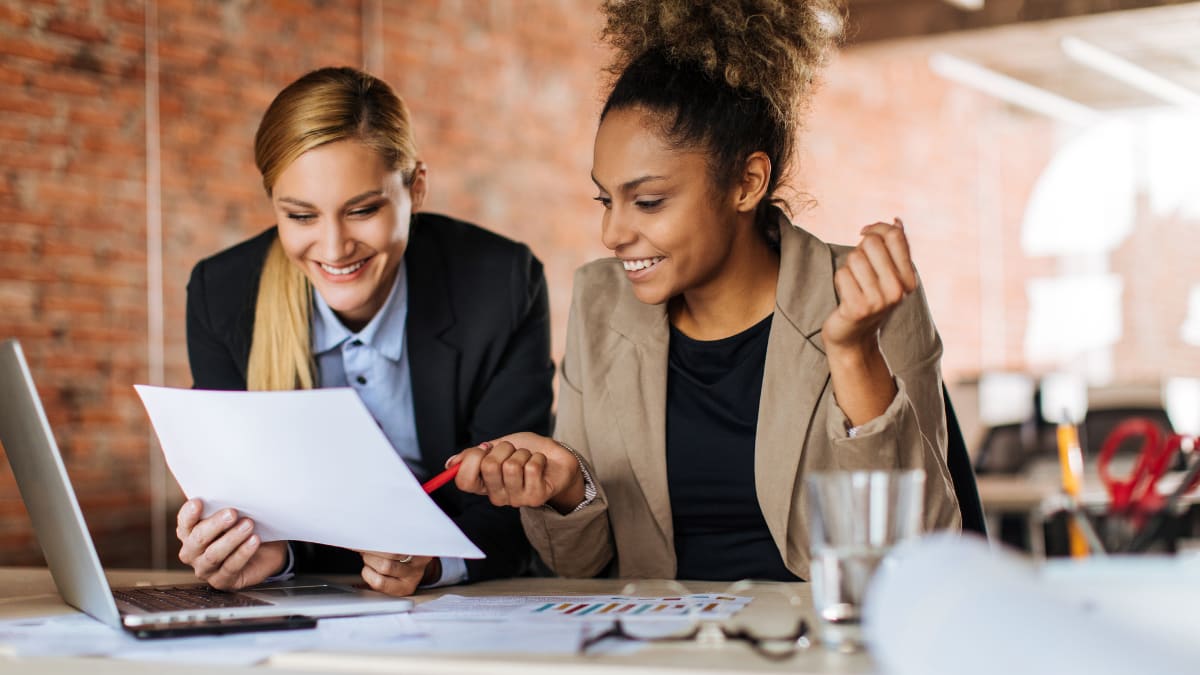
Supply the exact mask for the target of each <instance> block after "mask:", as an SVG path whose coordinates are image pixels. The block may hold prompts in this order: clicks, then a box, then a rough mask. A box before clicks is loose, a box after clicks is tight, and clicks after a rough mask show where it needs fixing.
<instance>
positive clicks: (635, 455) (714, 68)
mask: <svg viewBox="0 0 1200 675" xmlns="http://www.w3.org/2000/svg"><path fill="white" fill-rule="evenodd" d="M604 12H605V14H606V17H607V24H606V26H605V29H604V36H605V38H606V39H607V40H608V41H609V43H610V44H611V45H612V46H613V47H615V49H616V52H617V58H616V61H615V63H614V65H613V66H612V71H613V73H614V74H615V75H616V76H617V77H616V81H615V84H614V86H613V88H612V91H611V93H610V94H609V96H608V99H607V101H606V103H605V105H604V109H603V112H602V113H601V121H600V127H599V130H598V131H597V132H596V142H595V149H594V156H593V170H592V179H593V181H594V182H595V184H596V187H597V190H598V193H599V194H598V196H597V197H596V200H597V201H598V202H600V204H601V205H602V206H603V207H604V214H603V218H602V225H601V239H602V241H603V242H604V244H605V246H607V247H608V248H609V249H610V250H612V252H613V254H614V257H613V258H609V259H605V260H600V261H596V262H593V263H591V264H588V265H586V266H584V267H583V268H582V269H580V270H579V271H578V272H577V274H576V276H575V288H574V298H573V303H572V305H571V314H570V321H569V325H568V331H567V348H566V356H565V358H564V362H563V370H562V382H561V386H560V388H559V407H558V419H557V426H556V428H555V434H554V437H555V439H556V440H551V439H548V438H544V437H541V436H537V435H535V434H517V435H513V436H508V437H505V438H503V439H499V440H497V441H494V442H491V443H487V444H484V445H482V446H480V447H478V448H472V449H470V450H468V451H465V452H463V453H461V454H460V455H458V456H457V457H455V458H452V459H451V463H455V462H461V464H462V467H461V469H460V472H459V474H458V478H457V483H458V486H459V487H460V488H461V489H464V490H467V491H470V492H475V493H477V494H486V495H487V496H488V497H489V498H490V499H491V501H492V503H493V504H510V505H514V506H520V507H522V509H521V515H522V521H523V523H524V526H525V532H526V534H527V535H528V536H529V539H530V541H531V542H532V543H533V545H534V547H535V548H536V549H537V550H538V552H539V553H540V554H541V555H542V558H543V560H544V561H545V562H546V563H547V564H548V565H549V566H550V567H551V568H552V569H553V570H554V571H555V572H557V573H559V574H562V575H565V576H594V575H597V574H600V573H603V572H608V573H612V574H616V575H619V576H622V577H669V578H683V579H739V578H746V577H750V578H759V579H779V580H792V579H796V578H797V577H799V578H807V577H808V575H809V556H808V549H809V546H808V530H807V524H806V521H807V517H806V510H807V505H806V502H805V495H804V481H803V477H804V475H805V473H806V472H809V471H825V470H851V469H908V468H920V469H924V471H925V473H926V483H925V503H924V506H925V523H924V524H925V526H926V528H928V529H934V528H958V527H959V526H960V525H959V524H960V518H959V511H958V505H957V500H956V498H955V493H954V488H953V486H952V483H951V480H950V476H949V472H948V470H947V466H946V427H945V411H944V408H943V403H942V393H941V387H942V382H941V374H940V370H939V360H940V358H941V353H942V345H941V340H940V338H939V337H938V334H937V331H936V329H935V328H934V326H933V322H932V319H931V317H930V313H929V309H928V307H927V305H926V302H925V298H924V296H923V294H922V292H921V286H920V283H919V281H918V279H917V275H916V272H915V270H914V267H913V264H912V261H911V259H910V256H909V248H908V242H907V239H906V237H905V232H904V226H903V224H902V223H901V222H900V221H899V219H895V220H893V221H892V222H891V223H885V222H879V223H874V224H871V225H867V226H866V227H864V228H862V231H861V236H862V239H861V241H860V242H859V244H858V246H856V247H854V248H850V247H844V246H835V245H832V244H827V243H825V242H823V241H820V240H819V239H817V238H816V237H814V236H813V235H811V234H809V233H808V232H805V231H804V230H802V229H800V228H798V227H796V226H794V225H793V224H791V223H790V222H789V220H788V219H787V218H786V217H785V215H784V212H783V211H782V209H781V208H780V204H781V200H780V199H779V196H778V195H779V190H780V186H781V184H782V182H783V181H784V179H785V177H786V176H787V173H788V169H789V167H790V164H791V162H792V158H793V152H794V143H795V139H796V136H797V132H798V127H799V118H800V111H801V110H802V109H803V108H804V106H805V104H806V103H807V102H808V99H809V97H810V95H811V90H812V83H813V79H814V76H815V74H816V72H817V71H818V69H819V68H820V67H821V65H822V64H823V62H824V61H825V59H826V55H827V54H828V52H829V51H830V50H831V49H832V48H833V47H834V45H835V42H836V40H837V38H838V34H839V32H840V27H841V25H842V22H841V16H840V13H839V11H838V9H837V7H836V6H834V5H832V4H831V3H829V2H827V1H826V0H810V1H808V2H795V1H794V0H792V1H789V0H774V1H768V0H720V1H715V2H705V3H696V2H693V1H692V0H628V1H625V2H617V1H610V2H606V3H605V4H604Z"/></svg>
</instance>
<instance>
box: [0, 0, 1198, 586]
mask: <svg viewBox="0 0 1200 675" xmlns="http://www.w3.org/2000/svg"><path fill="white" fill-rule="evenodd" d="M365 1H366V2H367V5H366V7H360V6H359V5H358V4H357V3H327V2H321V1H319V0H310V1H302V0H276V1H274V2H270V3H244V2H218V1H216V0H208V1H204V2H191V1H189V2H184V1H182V0H159V1H158V2H157V3H154V4H151V5H150V7H151V9H152V10H153V11H156V12H157V20H156V21H155V22H153V26H152V32H151V36H152V37H154V38H155V39H157V41H158V50H157V56H158V60H159V61H158V75H157V77H156V78H154V79H153V80H152V82H151V84H156V85H157V87H158V95H159V113H160V116H161V118H160V130H161V132H160V133H159V134H158V135H157V136H156V137H155V138H154V139H152V140H153V141H155V142H153V143H150V144H149V145H148V144H147V140H146V136H147V133H146V129H147V116H146V102H145V92H146V85H147V82H146V76H145V73H146V70H145V66H146V62H147V61H146V54H145V40H146V15H145V14H144V10H143V3H139V2H133V1H128V2H122V1H106V0H92V1H88V2H83V1H82V0H79V1H75V2H69V1H65V0H64V1H62V2H56V1H52V0H50V1H45V2H16V1H14V0H0V338H2V337H8V336H15V337H18V338H20V339H21V340H22V342H23V344H24V346H25V349H26V352H27V354H28V356H29V358H30V361H31V366H32V368H33V371H34V375H35V377H36V378H37V379H38V382H39V388H40V393H41V395H42V397H43V400H44V402H45V404H46V407H47V412H48V415H49V418H50V422H51V424H52V426H53V427H54V428H55V431H56V434H57V436H58V440H59V443H60V446H61V448H62V450H63V452H64V454H65V456H66V459H67V466H68V469H69V471H70V473H71V475H72V478H73V480H74V481H75V485H76V490H77V492H78V493H79V496H80V501H81V503H82V506H83V510H84V513H85V515H86V517H87V518H88V521H89V524H90V525H91V527H92V529H93V533H94V535H95V538H96V541H97V544H98V547H99V549H100V554H101V558H102V559H103V560H104V562H105V563H106V564H109V565H137V566H143V565H147V564H150V563H151V562H152V556H151V549H150V545H149V543H148V542H150V541H151V537H150V530H151V518H150V513H151V510H152V509H151V506H152V505H151V503H150V497H149V492H150V472H149V471H148V468H147V467H148V465H149V461H148V457H149V456H150V455H149V453H150V449H149V438H150V432H149V429H148V425H147V424H146V422H145V419H144V413H143V412H142V409H141V406H140V405H139V403H138V402H137V400H136V399H135V397H134V395H133V392H132V389H131V388H130V387H129V385H130V384H132V383H134V382H144V381H147V380H148V379H150V378H151V377H152V376H153V373H152V372H151V364H150V362H149V357H148V354H149V352H150V348H151V346H152V345H150V344H149V343H148V337H147V335H148V334H149V333H148V322H149V321H150V319H151V317H152V316H154V313H153V312H150V311H148V308H149V305H148V301H147V294H148V291H149V288H150V285H149V280H148V272H147V263H148V258H147V243H146V241H147V222H148V218H147V199H146V194H147V193H146V188H147V185H146V183H147V176H148V175H149V174H148V173H147V171H148V167H149V166H151V165H152V160H153V159H154V158H155V157H157V158H158V159H159V160H160V165H161V196H162V209H161V218H162V232H163V245H162V256H163V263H164V271H163V276H162V284H163V292H164V298H163V303H162V307H161V309H162V313H163V324H162V326H163V329H164V331H165V335H164V338H163V343H162V345H161V347H162V348H163V349H164V350H165V352H164V353H165V364H164V366H165V371H164V380H165V382H166V383H167V384H169V385H175V386H186V385H188V384H189V383H190V376H189V374H188V369H187V359H186V349H185V342H184V297H185V296H184V285H185V283H186V280H187V274H188V272H189V270H190V268H191V266H192V265H193V264H194V263H195V261H196V260H197V259H199V258H200V257H202V256H204V255H207V254H210V253H212V252H215V251H216V250H218V249H220V248H222V247H224V246H227V245H229V244H232V243H234V242H236V241H239V240H241V239H243V238H244V237H246V236H248V235H250V234H252V233H255V232H257V231H259V230H261V229H263V228H264V227H266V226H268V225H269V224H270V222H271V213H270V210H269V208H268V204H267V202H266V199H265V197H264V196H263V194H262V191H261V184H260V179H259V176H258V174H257V172H256V171H255V169H254V166H253V161H252V140H253V134H254V130H255V128H256V126H257V124H258V120H259V118H260V116H261V114H262V111H263V110H264V109H265V107H266V105H267V103H268V102H269V101H270V99H271V97H272V96H273V95H274V94H275V93H276V92H277V91H278V90H279V89H280V88H281V87H282V86H283V85H285V84H286V83H288V82H290V81H291V80H293V79H294V78H295V77H297V76H298V75H300V74H302V73H303V72H306V71H307V70H310V69H312V68H315V67H318V66H322V65H344V64H349V65H362V64H364V63H369V64H371V65H372V68H373V69H374V70H375V71H376V73H377V74H380V75H382V76H383V77H384V78H385V79H387V80H388V81H389V82H391V83H392V84H393V85H394V86H395V87H396V88H397V89H398V91H399V92H400V93H401V94H402V95H403V96H404V97H405V98H406V99H407V101H408V102H409V104H410V106H411V108H412V112H413V116H414V121H415V125H416V131H417V140H418V143H419V147H420V149H421V152H422V155H423V157H424V159H425V160H426V161H427V162H428V164H429V167H430V175H431V195H430V200H429V208H431V209H433V210H438V211H443V212H447V213H450V214H453V215H456V216H459V217H463V218H466V219H470V220H474V221H476V222H479V223H481V224H483V225H486V226H488V227H491V228H493V229H495V230H497V231H500V232H502V233H505V234H507V235H509V236H512V237H515V238H517V239H520V240H523V241H526V242H528V243H529V244H530V245H531V246H532V247H533V249H534V251H535V252H536V253H537V254H538V255H539V256H540V257H541V259H542V260H543V261H544V262H545V264H546V268H547V274H548V276H549V279H550V284H551V302H552V312H553V315H554V322H555V326H554V329H555V330H554V339H555V349H556V351H560V350H561V347H562V343H563V332H564V327H565V326H564V324H565V321H566V315H567V307H568V303H569V301H570V284H571V273H572V271H573V270H574V269H575V267H577V266H578V265H579V264H580V263H582V262H584V261H586V260H589V259H591V258H594V257H597V256H600V255H603V253H604V250H603V249H602V247H601V246H600V244H599V231H598V225H599V213H598V207H596V206H595V205H594V204H593V203H592V202H591V201H590V200H589V198H590V197H591V196H593V194H594V192H593V187H592V185H591V183H590V181H589V180H588V171H589V169H590V164H591V141H592V135H593V133H594V130H595V128H594V127H595V117H596V112H597V110H598V108H599V98H600V91H599V86H598V77H597V74H598V70H599V66H600V65H601V63H602V62H603V59H604V55H603V53H602V52H601V50H600V49H599V48H598V47H597V46H596V45H595V44H594V40H593V37H594V35H595V33H596V31H597V29H598V27H599V19H598V16H597V15H596V13H595V10H594V5H595V3H594V2H590V1H585V0H575V1H570V0H492V1H490V2H488V1H484V0H459V1H457V2H453V1H449V0H446V1H441V2H437V1H432V0H431V1H426V2H404V3H393V2H380V1H379V0H365ZM364 16H365V17H366V20H365V21H364V19H363V17H364ZM927 55H928V48H927V47H922V46H921V44H920V43H893V44H884V45H878V46H874V47H869V48H860V49H854V50H851V51H849V52H847V53H846V54H844V55H843V56H842V57H841V58H839V59H838V60H837V62H836V63H835V64H834V65H833V67H832V68H831V69H830V71H829V73H828V78H827V80H828V81H827V83H826V84H825V85H824V86H823V87H822V89H821V90H820V92H819V94H818V96H817V99H816V101H815V102H814V104H813V111H812V115H811V118H810V121H809V123H808V127H807V129H806V131H805V134H804V138H803V139H802V158H801V162H800V164H799V166H798V170H797V174H796V177H797V180H796V184H797V187H798V189H799V191H800V193H801V195H807V196H808V197H811V198H812V199H813V200H815V203H816V205H815V206H812V207H810V208H801V206H800V205H801V203H802V202H803V201H804V198H803V197H802V196H797V197H796V198H795V199H794V200H793V201H794V202H795V203H796V205H797V209H796V212H797V218H798V220H799V222H801V223H802V224H803V225H804V226H806V227H809V228H810V229H812V230H813V231H815V232H816V233H818V234H819V235H821V236H824V237H826V238H829V239H832V240H835V241H842V242H852V241H854V240H855V239H856V235H857V231H858V229H859V227H861V226H862V225H864V224H867V223H869V222H873V221H874V220H877V219H890V218H891V217H892V216H893V215H897V216H901V217H902V218H904V219H905V221H906V223H908V226H909V232H910V234H911V237H912V239H913V245H914V248H915V251H916V255H917V259H918V263H919V266H920V269H921V271H922V275H923V277H924V280H925V283H926V287H927V293H928V295H929V299H930V303H931V305H932V307H933V310H934V313H935V317H937V319H938V321H939V326H940V328H941V330H942V333H943V336H944V339H945V342H946V359H945V364H944V368H945V371H946V372H947V375H948V377H949V378H950V379H954V378H956V377H958V376H960V375H962V374H970V373H973V372H975V371H977V370H978V369H979V368H980V367H997V366H1004V367H1012V368H1020V367H1023V366H1024V365H1025V364H1024V363H1023V356H1022V340H1023V335H1024V313H1025V309H1026V307H1025V304H1026V300H1025V291H1024V282H1025V280H1026V279H1027V278H1030V277H1034V276H1042V275H1047V274H1050V273H1052V271H1053V269H1054V263H1053V261H1049V260H1038V259H1033V260H1031V259H1026V258H1025V257H1024V256H1023V255H1022V254H1021V252H1020V248H1019V225H1020V220H1021V214H1022V212H1023V208H1024V204H1025V202H1026V199H1027V198H1028V195H1029V193H1030V190H1031V189H1032V186H1033V184H1034V181H1035V180H1036V178H1037V176H1038V174H1039V173H1040V171H1041V170H1042V169H1043V168H1044V166H1045V163H1046V161H1047V160H1048V158H1049V157H1050V156H1051V153H1052V152H1053V148H1054V146H1055V143H1056V137H1055V129H1054V127H1053V126H1052V125H1051V124H1049V123H1047V122H1046V121H1045V120H1042V119H1039V118H1035V117H1033V116H1030V115H1026V114H1024V113H1020V112H1017V111H1013V110H1011V109H1009V108H1007V107H1005V106H1004V105H1002V104H999V103H997V102H995V101H993V100H991V99H988V98H986V97H983V96H981V95H978V94H974V93H972V92H969V91H965V90H963V89H961V88H958V87H955V86H952V85H949V84H947V83H945V82H943V81H941V80H939V79H938V78H936V77H935V76H933V75H932V74H930V73H929V71H928V68H927V67H926V66H925V62H926V58H927ZM156 148H157V150H156ZM155 152H158V154H157V155H155V154H154V153H155ZM1163 236H1168V237H1179V238H1181V241H1187V242H1190V243H1191V245H1190V247H1188V248H1184V247H1178V248H1174V249H1170V250H1166V251H1162V250H1161V249H1162V247H1161V246H1159V245H1158V244H1156V241H1158V239H1156V238H1158V237H1163ZM1195 237H1196V234H1195V228H1194V227H1193V226H1191V225H1189V224H1186V223H1180V222H1177V221H1175V220H1171V219H1166V220H1162V219H1160V220H1156V221H1154V222H1152V223H1150V225H1148V226H1147V227H1146V228H1144V229H1143V230H1139V232H1138V234H1137V235H1136V236H1135V238H1134V240H1131V242H1129V249H1128V250H1127V251H1126V250H1123V251H1122V252H1120V253H1119V254H1118V255H1117V256H1114V269H1116V268H1120V269H1122V270H1128V271H1129V272H1130V273H1131V274H1136V275H1137V277H1136V279H1137V282H1136V284H1135V286H1134V287H1133V291H1132V292H1131V294H1130V297H1131V298H1132V301H1133V302H1134V303H1135V304H1136V306H1137V307H1139V308H1148V309H1141V310H1139V312H1138V313H1136V314H1135V313H1133V312H1129V313H1127V315H1128V316H1129V317H1131V319H1130V320H1131V321H1132V320H1133V319H1132V317H1134V316H1136V317H1137V323H1135V324H1131V326H1130V328H1131V330H1129V331H1127V335H1131V336H1133V337H1132V338H1131V340H1130V341H1129V343H1128V344H1125V343H1123V344H1122V345H1121V346H1120V348H1119V357H1120V358H1121V363H1122V366H1123V367H1125V368H1127V370H1129V371H1130V372H1132V373H1134V374H1138V375H1142V374H1154V375H1158V374H1161V373H1162V372H1165V371H1166V370H1168V369H1170V368H1175V367H1177V366H1178V364H1180V363H1181V362H1187V359H1191V361H1190V362H1194V361H1196V350H1195V348H1188V347H1184V346H1182V345H1180V344H1178V339H1177V337H1175V336H1176V334H1177V328H1175V326H1177V325H1178V323H1177V322H1176V323H1173V324H1171V327H1170V328H1169V331H1174V332H1166V333H1158V332H1155V331H1154V330H1151V329H1148V328H1146V326H1147V325H1148V324H1150V323H1152V322H1153V319H1154V318H1155V317H1154V314H1155V312H1154V311H1153V308H1154V307H1155V306H1156V304H1157V303H1159V302H1160V301H1159V297H1160V295H1162V294H1164V293H1166V294H1167V295H1170V294H1171V293H1175V294H1176V295H1178V294H1179V293H1180V291H1178V289H1179V288H1185V287H1186V285H1190V284H1191V283H1195V282H1196V278H1195V274H1191V277H1190V280H1188V281H1187V283H1186V284H1183V283H1181V275H1182V276H1186V275H1187V274H1190V272H1188V270H1190V269H1194V266H1187V265H1186V262H1187V260H1186V258H1185V257H1184V256H1185V255H1187V251H1189V250H1195V248H1196V247H1195V243H1196V242H1195V241H1194V240H1195ZM1155 252H1158V253H1162V254H1163V255H1167V256H1169V262H1170V264H1171V265H1173V266H1174V267H1170V268H1168V267H1166V266H1155V267H1154V268H1153V269H1146V266H1145V265H1144V263H1142V262H1139V261H1144V260H1145V259H1146V258H1145V256H1147V255H1152V254H1154V253H1155ZM1171 270H1178V272H1179V273H1176V272H1172V271H1171ZM1163 297H1166V296H1163ZM1170 297H1172V298H1174V297H1175V296H1174V295H1170ZM984 299H987V300H988V301H989V302H990V303H991V304H988V305H983V304H981V303H982V302H983V300H984ZM1171 302H1175V301H1174V300H1172V301H1171ZM156 309H157V308H156ZM1166 313H1167V314H1170V315H1171V316H1172V317H1173V316H1174V315H1175V314H1179V315H1180V318H1181V316H1182V313H1181V310H1179V308H1178V303H1176V304H1172V305H1170V307H1169V308H1168V310H1167V312H1166ZM1171 320H1172V321H1175V319H1174V318H1172V319H1171ZM1164 330H1166V329H1164ZM1162 335H1166V337H1162ZM1150 346H1153V347H1154V350H1153V351H1150V350H1149V349H1148V347H1150ZM1190 362H1189V363H1190ZM1127 364H1128V365H1127ZM177 500H178V495H177V494H173V495H171V498H170V503H169V504H168V505H167V509H166V511H167V513H168V514H169V515H170V516H171V517H172V519H173V513H174V507H175V505H176V504H177ZM168 543H169V542H168ZM169 549H170V554H171V555H172V556H173V553H174V546H173V545H170V546H169ZM39 561H40V553H39V552H38V549H37V547H36V544H35V543H34V542H33V540H32V538H31V534H30V532H29V528H28V521H27V517H26V515H25V513H24V508H23V506H22V504H21V500H20V497H19V495H18V494H17V491H16V488H15V485H14V484H13V481H12V477H11V475H10V473H9V472H8V471H7V470H0V564H19V563H25V564H37V563H38V562H39Z"/></svg>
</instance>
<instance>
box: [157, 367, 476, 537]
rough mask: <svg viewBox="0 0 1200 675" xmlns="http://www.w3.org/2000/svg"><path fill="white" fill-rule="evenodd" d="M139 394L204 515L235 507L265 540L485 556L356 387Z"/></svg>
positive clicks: (166, 451) (181, 482)
mask: <svg viewBox="0 0 1200 675" xmlns="http://www.w3.org/2000/svg"><path fill="white" fill-rule="evenodd" d="M136 389H137V391H138V394H139V395H140V396H141V397H142V402H143V404H144V405H145V406H146V411H147V412H148V413H149V414H150V419H151V422H152V423H153V425H154V429H155V432H156V433H157V434H158V438H159V441H160V442H161V444H162V448H163V453H164V455H165V456H166V459H167V465H168V466H169V467H170V469H171V472H172V473H173V474H174V475H175V479H176V480H177V481H179V485H180V487H181V488H183V491H184V493H185V494H186V495H187V496H188V497H193V496H195V497H200V498H202V499H203V500H204V507H205V509H204V515H205V516H209V515H211V514H213V513H215V512H217V511H219V510H220V509H222V508H227V507H232V508H235V509H237V511H238V512H239V513H240V514H241V515H243V516H246V517H248V518H250V519H252V520H253V521H254V523H255V530H256V531H257V533H258V535H259V536H260V537H261V538H262V540H263V541H273V540H280V539H294V540H300V541H311V542H316V543H320V544H329V545H331V546H340V547H344V548H350V549H355V550H369V551H389V552H397V553H406V554H413V555H420V556H448V557H460V558H482V557H483V552H482V551H480V550H479V549H478V548H477V547H476V546H475V545H474V544H472V543H471V541H470V540H469V539H468V538H467V537H466V535H464V534H463V533H462V532H461V531H460V530H459V529H458V527H457V526H455V524H454V523H453V521H451V520H450V519H449V518H448V517H447V516H446V515H445V514H444V513H442V510H441V509H440V508H438V506H437V505H436V504H434V503H433V501H432V500H431V499H430V498H429V497H428V496H427V495H426V494H425V493H424V491H423V490H422V489H421V486H420V484H419V483H418V482H417V480H416V478H415V477H414V476H413V475H412V472H411V471H409V470H408V467H407V466H405V464H404V461H403V460H401V459H400V457H399V456H398V455H397V454H396V452H395V450H394V449H393V448H392V446H391V444H390V443H389V442H388V440H387V437H386V436H384V434H383V432H382V431H381V430H380V429H379V426H378V425H377V424H376V423H375V420H374V419H372V418H371V415H370V413H369V412H368V411H367V409H366V407H365V406H363V404H362V401H360V400H359V398H358V395H357V394H355V393H354V391H353V390H351V389H314V390H308V391H285V392H241V391H239V392H234V391H201V390H191V389H169V388H163V387H150V386H145V385H137V386H136Z"/></svg>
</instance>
